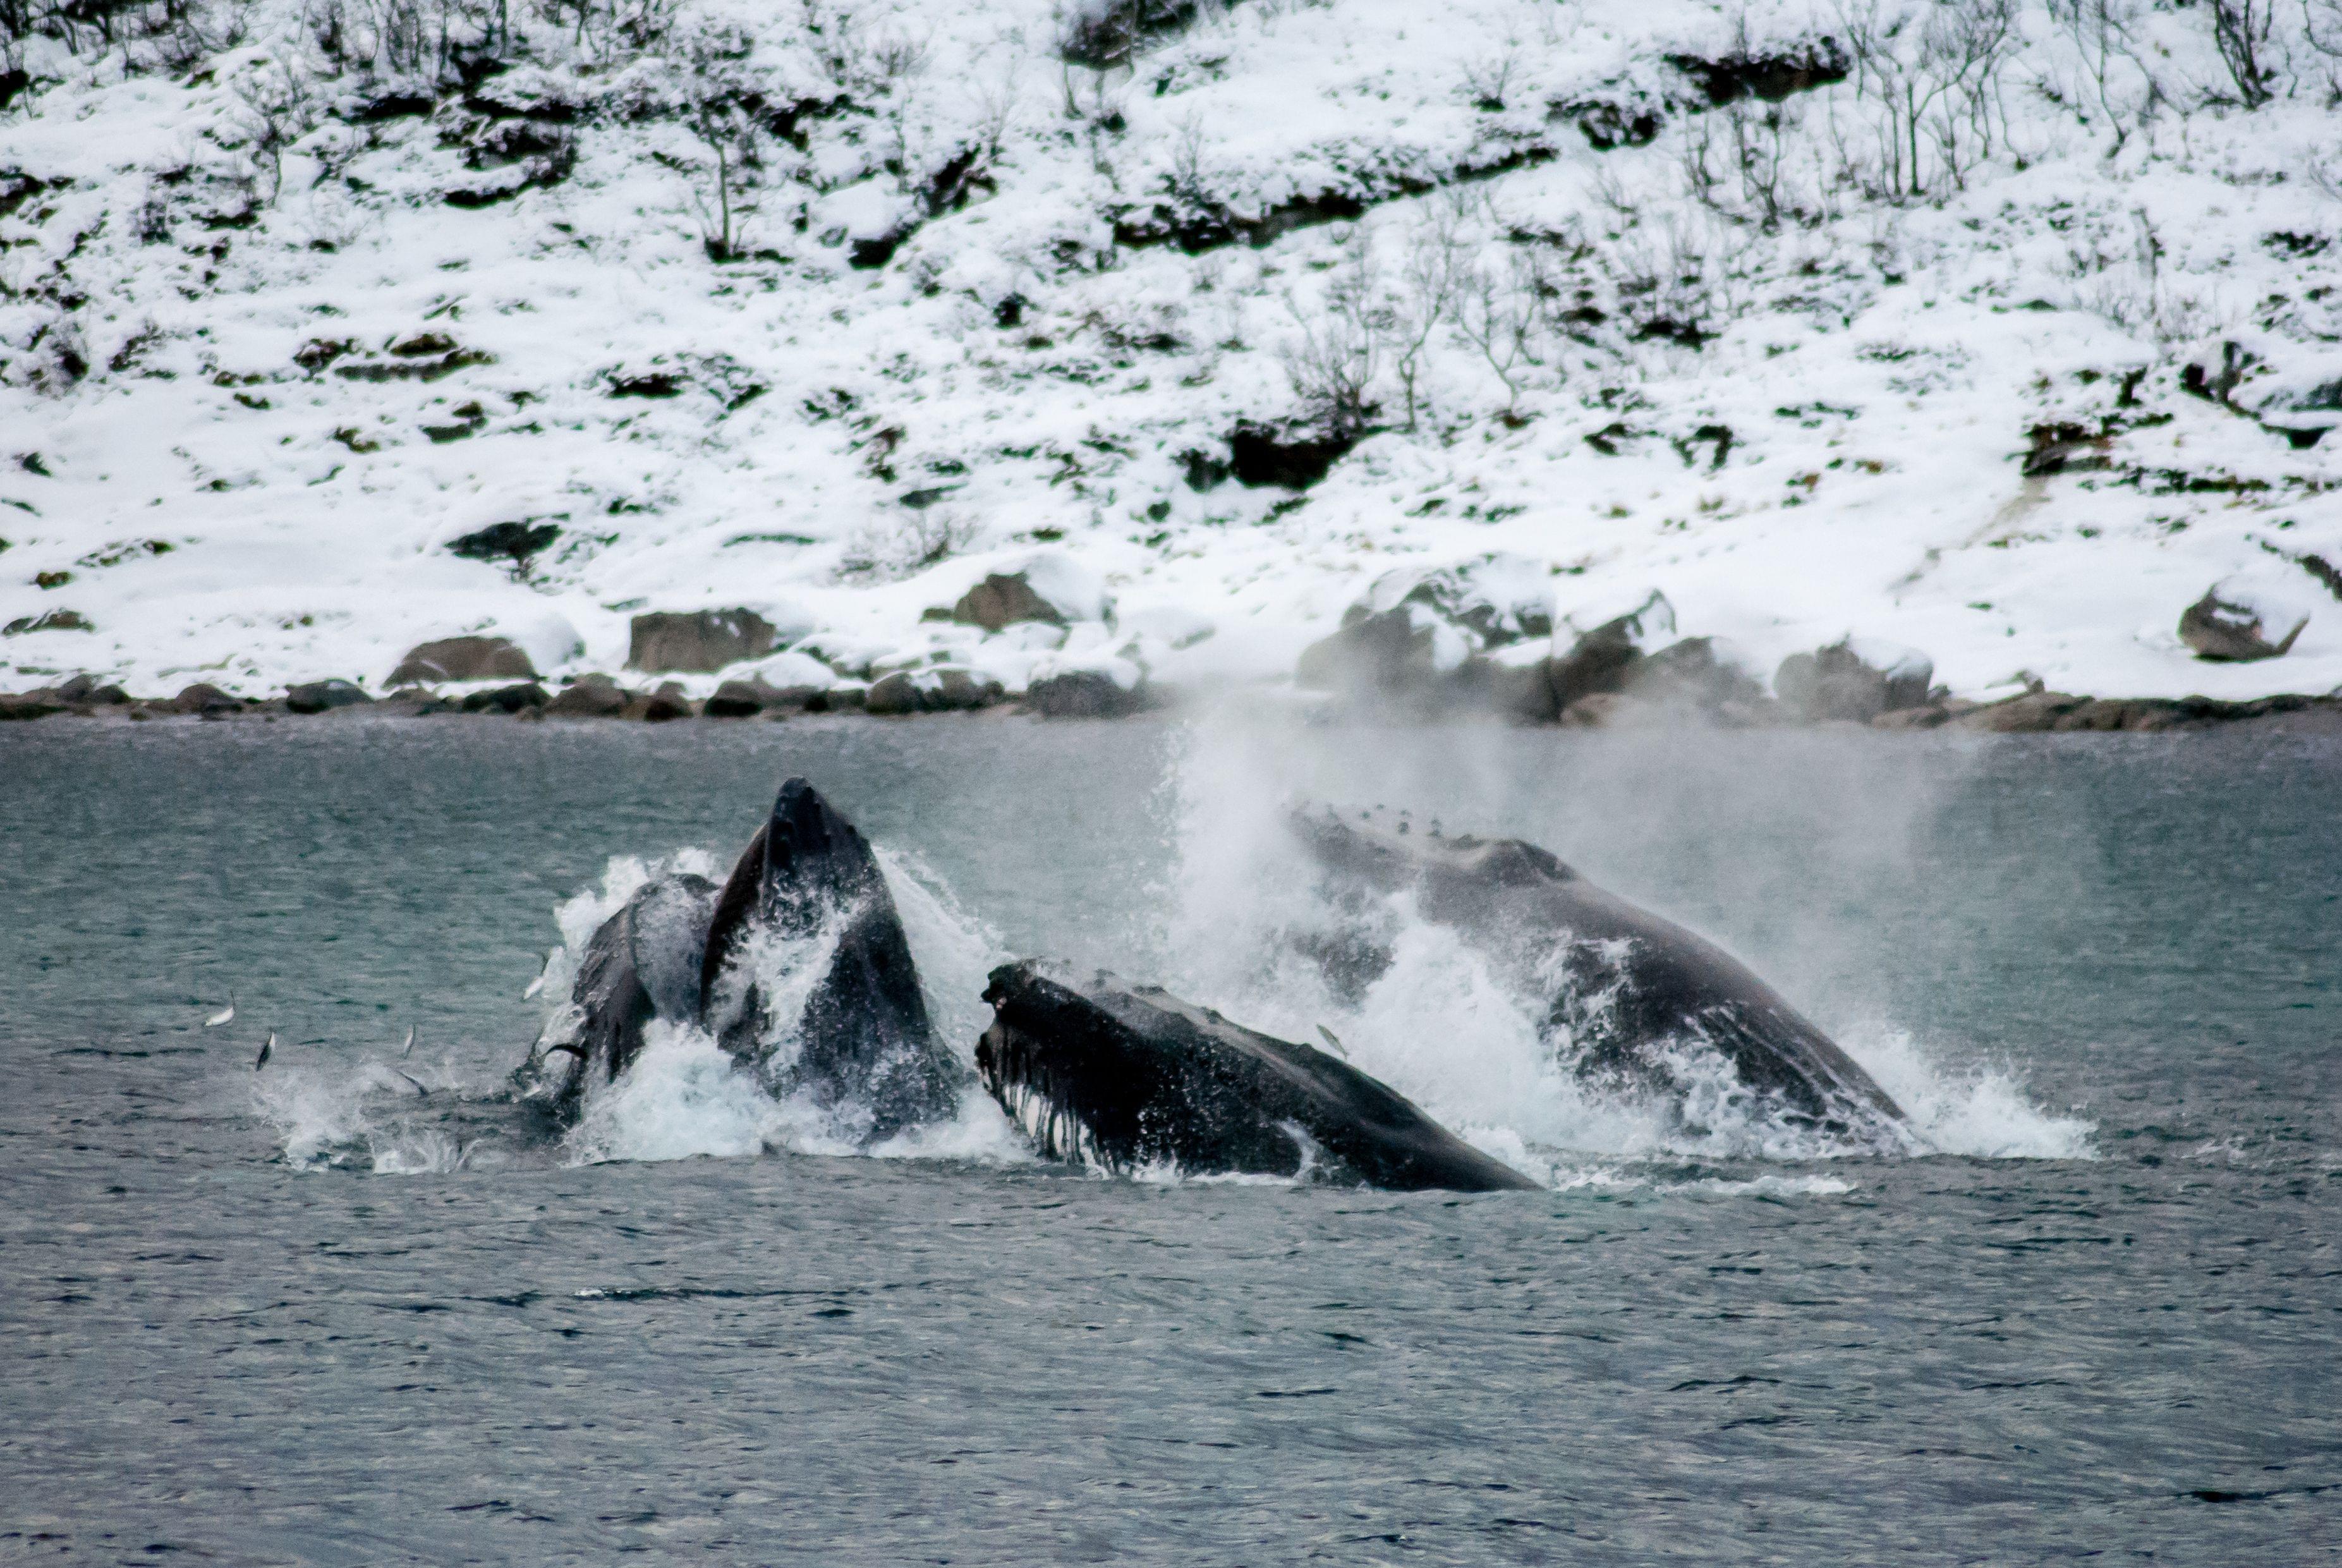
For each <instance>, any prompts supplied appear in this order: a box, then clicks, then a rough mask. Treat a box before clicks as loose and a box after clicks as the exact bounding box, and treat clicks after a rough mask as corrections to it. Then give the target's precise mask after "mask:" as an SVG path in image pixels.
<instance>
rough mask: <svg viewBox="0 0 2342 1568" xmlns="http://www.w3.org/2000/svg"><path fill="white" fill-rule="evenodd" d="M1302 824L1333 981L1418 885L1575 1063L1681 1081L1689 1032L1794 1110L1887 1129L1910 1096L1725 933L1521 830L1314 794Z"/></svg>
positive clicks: (1372, 944)
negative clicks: (1410, 815) (1694, 928)
mask: <svg viewBox="0 0 2342 1568" xmlns="http://www.w3.org/2000/svg"><path fill="white" fill-rule="evenodd" d="M1291 820H1292V824H1293V826H1294V828H1295V830H1296V833H1297V834H1298V835H1299V837H1300V839H1301V841H1302V842H1303V844H1306V846H1307V848H1308V850H1309V852H1310V854H1312V856H1313V857H1314V858H1315V859H1316V863H1317V864H1318V866H1319V868H1320V869H1321V871H1322V873H1323V874H1324V879H1325V884H1326V892H1327V893H1328V894H1330V896H1331V899H1332V902H1333V903H1334V904H1335V906H1336V908H1337V909H1339V910H1341V911H1342V912H1343V915H1344V920H1343V922H1342V923H1341V924H1337V925H1336V928H1335V929H1334V930H1332V931H1330V932H1327V931H1318V932H1305V933H1297V934H1296V946H1297V947H1298V948H1300V949H1301V950H1302V951H1303V952H1305V953H1306V954H1309V955H1310V956H1312V957H1314V958H1315V959H1316V960H1317V962H1318V963H1319V964H1320V965H1321V966H1322V967H1323V968H1324V970H1325V972H1326V975H1327V978H1328V980H1329V982H1331V983H1332V984H1334V985H1335V987H1336V990H1337V991H1345V992H1346V993H1348V994H1352V995H1354V996H1355V995H1356V994H1360V993H1362V992H1363V991H1364V989H1365V987H1366V985H1368V984H1372V983H1373V981H1374V980H1376V978H1378V977H1379V975H1380V974H1381V973H1382V971H1383V970H1385V969H1386V968H1388V966H1389V964H1390V963H1391V955H1390V953H1389V951H1388V950H1387V949H1386V948H1385V947H1383V946H1382V945H1380V944H1379V943H1378V942H1377V941H1376V924H1377V923H1378V922H1379V921H1386V920H1387V919H1388V918H1389V916H1390V913H1391V912H1390V910H1389V907H1388V900H1389V899H1390V898H1391V897H1393V896H1394V895H1396V894H1412V896H1413V898H1414V902H1415V908H1416V912H1417V913H1418V914H1421V915H1422V916H1423V917H1424V918H1425V919H1427V920H1430V921H1432V922H1434V923H1436V924H1441V925H1446V926H1449V927H1452V928H1453V929H1455V930H1456V931H1457V932H1458V933H1459V934H1462V935H1463V936H1464V938H1465V939H1466V941H1467V942H1469V943H1471V944H1474V945H1475V946H1476V947H1477V948H1479V949H1480V950H1481V951H1482V952H1483V953H1485V954H1486V955H1487V956H1488V958H1489V959H1490V961H1491V963H1492V965H1493V967H1494V969H1495V972H1496V974H1497V976H1498V978H1499V979H1500V980H1501V981H1503V982H1504V983H1505V984H1507V985H1508V986H1509V987H1510V988H1511V989H1513V990H1515V991H1516V992H1517V993H1518V994H1521V995H1523V996H1524V997H1525V998H1526V999H1527V1000H1528V1001H1529V1002H1530V1004H1532V1005H1533V1006H1536V1007H1538V1008H1541V1009H1542V1010H1543V1012H1542V1016H1541V1017H1540V1018H1539V1020H1538V1023H1539V1030H1540V1033H1541V1034H1543V1036H1544V1037H1545V1039H1546V1042H1547V1043H1548V1044H1549V1045H1552V1046H1553V1047H1555V1048H1556V1049H1561V1048H1564V1047H1567V1048H1569V1049H1571V1050H1572V1051H1573V1052H1574V1058H1575V1062H1576V1066H1577V1070H1578V1071H1579V1073H1580V1074H1582V1075H1584V1076H1586V1077H1588V1078H1591V1079H1594V1080H1596V1081H1607V1082H1613V1083H1619V1084H1631V1085H1636V1086H1641V1087H1645V1088H1652V1089H1658V1090H1661V1091H1668V1090H1678V1089H1680V1088H1681V1084H1680V1083H1679V1082H1678V1079H1677V1072H1676V1058H1677V1054H1678V1053H1679V1052H1680V1051H1681V1050H1682V1049H1684V1048H1692V1049H1696V1048H1698V1047H1700V1046H1703V1045H1705V1046H1706V1047H1710V1048H1712V1049H1713V1050H1714V1051H1715V1052H1716V1054H1719V1055H1720V1056H1722V1057H1723V1059H1724V1060H1725V1061H1726V1062H1727V1063H1729V1064H1731V1067H1732V1069H1733V1071H1734V1073H1735V1074H1736V1075H1737V1076H1738V1078H1739V1080H1740V1083H1741V1084H1743V1085H1744V1086H1745V1087H1746V1089H1748V1090H1749V1091H1750V1092H1751V1093H1753V1094H1757V1095H1758V1096H1760V1097H1765V1098H1768V1099H1771V1100H1773V1101H1774V1102H1776V1103H1777V1104H1778V1105H1779V1106H1780V1108H1781V1112H1782V1114H1783V1115H1784V1117H1785V1119H1787V1120H1790V1121H1792V1122H1794V1123H1800V1124H1807V1125H1815V1126H1819V1127H1822V1128H1825V1129H1827V1130H1829V1131H1832V1132H1836V1133H1840V1134H1845V1133H1860V1134H1867V1135H1873V1136H1876V1135H1880V1134H1884V1133H1886V1132H1887V1129H1889V1128H1892V1127H1895V1126H1897V1125H1899V1124H1902V1123H1903V1121H1904V1115H1903V1112H1902V1110H1901V1108H1900V1107H1898V1106H1897V1104H1895V1102H1894V1100H1893V1099H1892V1098H1890V1097H1889V1096H1888V1094H1887V1092H1886V1091H1885V1090H1884V1089H1881V1088H1880V1087H1879V1086H1878V1085H1877V1084H1876V1083H1874V1082H1873V1081H1872V1080H1871V1077H1870V1075H1869V1074H1867V1073H1865V1072H1864V1071H1863V1070H1862V1068H1861V1067H1860V1066H1858V1065H1857V1064H1856V1063H1855V1061H1854V1060H1853V1058H1851V1057H1849V1056H1847V1054H1846V1053H1845V1052H1844V1051H1842V1050H1840V1049H1839V1048H1838V1046H1837V1044H1835V1043H1834V1042H1832V1041H1831V1039H1830V1038H1829V1036H1827V1034H1823V1033H1822V1032H1821V1030H1819V1029H1817V1028H1816V1027H1815V1026H1814V1025H1813V1024H1811V1023H1809V1022H1808V1021H1807V1019H1806V1018H1805V1017H1804V1016H1803V1015H1802V1014H1799V1013H1798V1012H1797V1009H1796V1008H1794V1007H1792V1006H1791V1005H1790V1004H1788V1002H1787V1000H1786V999H1784V998H1783V997H1782V996H1781V995H1780V994H1779V993H1777V992H1776V991H1775V990H1774V989H1773V988H1772V987H1771V986H1769V985H1767V984H1765V982H1764V981H1762V980H1760V979H1758V978H1757V975H1756V974H1754V973H1752V972H1751V971H1750V970H1749V969H1748V967H1747V966H1746V964H1742V963H1741V962H1740V961H1739V960H1738V959H1736V958H1734V957H1733V956H1732V955H1731V954H1728V953H1726V952H1725V951H1724V950H1723V949H1722V948H1720V947H1718V946H1716V944H1713V943H1711V942H1708V941H1706V940H1705V939H1704V938H1701V937H1699V936H1696V935H1694V934H1692V933H1690V932H1688V931H1686V930H1685V929H1684V928H1683V927H1682V926H1679V925H1676V924H1674V923H1673V922H1671V921H1667V920H1664V919H1661V918H1660V917H1659V916H1657V915H1656V914H1651V913H1650V912H1649V911H1647V910H1644V909H1640V908H1637V907H1636V905H1634V904H1630V903H1628V902H1627V901H1626V899H1623V898H1621V897H1619V896H1618V895H1617V894H1615V893H1611V892H1609V891H1608V890H1606V889H1605V888H1601V887H1597V886H1596V885H1595V884H1593V883H1591V882H1588V881H1586V878H1584V877H1582V876H1580V875H1578V874H1577V873H1576V872H1575V871H1573V870H1571V869H1570V868H1569V867H1568V866H1566V865H1565V864H1562V863H1561V861H1559V860H1558V859H1556V858H1555V857H1554V856H1553V855H1552V854H1549V853H1547V852H1546V850H1543V849H1540V848H1539V847H1537V846H1536V844H1528V843H1526V842H1524V841H1523V840H1520V839H1513V838H1506V839H1482V838H1474V837H1470V836H1460V837H1445V836H1442V835H1440V834H1438V832H1437V831H1436V829H1435V830H1433V831H1432V832H1430V833H1424V832H1420V831H1411V824H1409V823H1407V822H1406V820H1405V819H1404V818H1399V819H1391V818H1388V817H1386V816H1384V815H1382V814H1377V813H1356V814H1348V815H1345V814H1339V813H1336V812H1335V811H1333V810H1331V809H1329V808H1325V807H1304V808H1301V809H1299V810H1297V811H1296V812H1295V813H1294V814H1293V815H1292V818H1291Z"/></svg>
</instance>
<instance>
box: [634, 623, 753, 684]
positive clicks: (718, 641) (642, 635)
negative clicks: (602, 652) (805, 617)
mask: <svg viewBox="0 0 2342 1568" xmlns="http://www.w3.org/2000/svg"><path fill="white" fill-rule="evenodd" d="M777 641H778V634H777V633H776V631H775V630H774V629H773V624H772V623H771V622H769V621H767V620H766V619H765V618H764V617H763V616H762V615H759V614H756V612H755V611H754V610H693V611H689V612H685V613H680V614H673V613H666V612H658V613H654V614H648V615H636V617H635V618H634V622H633V625H632V628H631V637H630V640H629V643H628V647H627V653H626V665H627V667H628V668H629V669H636V670H643V671H646V672H649V673H651V674H663V673H666V672H668V671H689V672H694V673H697V674H707V673H710V672H713V671H716V670H720V669H722V668H723V667H724V666H725V665H726V664H738V663H740V662H741V661H742V660H743V659H760V658H762V657H764V656H765V655H766V654H769V653H771V652H772V651H773V648H774V646H775V645H776V643H777Z"/></svg>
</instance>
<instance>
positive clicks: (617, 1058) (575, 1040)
mask: <svg viewBox="0 0 2342 1568" xmlns="http://www.w3.org/2000/svg"><path fill="white" fill-rule="evenodd" d="M569 1002H570V1004H569V1006H568V1007H567V1008H565V1010H564V1013H563V1015H562V1017H561V1019H560V1020H558V1021H557V1025H556V1027H555V1028H554V1029H552V1030H549V1031H548V1032H547V1034H546V1036H545V1039H544V1040H542V1041H540V1042H539V1044H538V1045H537V1047H536V1049H535V1051H534V1052H532V1053H531V1054H530V1058H529V1062H528V1064H527V1065H526V1066H525V1067H524V1069H523V1077H524V1080H525V1085H524V1086H525V1093H526V1094H528V1095H529V1097H530V1098H532V1099H535V1100H536V1101H538V1102H540V1103H541V1104H545V1105H547V1106H548V1107H549V1108H550V1109H551V1110H553V1111H554V1113H555V1114H556V1115H557V1116H559V1117H560V1118H562V1119H564V1120H566V1119H569V1118H571V1117H574V1116H575V1114H576V1113H577V1111H578V1109H579V1108H580V1106H581V1104H582V1103H583V1099H584V1095H585V1093H586V1086H587V1085H588V1084H591V1083H593V1082H595V1081H596V1080H597V1079H598V1080H599V1081H601V1082H608V1081H610V1080H612V1079H615V1078H616V1077H617V1076H618V1075H619V1074H622V1073H624V1072H625V1071H626V1068H627V1066H628V1065H629V1064H631V1063H632V1062H633V1061H634V1059H635V1057H636V1055H637V1054H640V1052H641V1050H642V1045H643V1034H644V1031H645V1029H646V1027H647V1026H648V1025H649V1024H650V1023H651V1022H652V1021H653V1020H654V1019H664V1020H666V1021H668V1022H670V1023H676V1024H699V1025H701V1026H704V1027H706V1028H707V1029H708V1030H709V1031H710V1032H711V1033H713V1034H715V1035H716V1038H717V1040H718V1041H719V1042H720V1043H721V1044H723V1046H724V1048H725V1050H726V1052H728V1053H729V1054H731V1055H732V1056H734V1057H735V1058H736V1059H737V1060H738V1061H740V1062H741V1063H742V1064H744V1065H746V1066H748V1067H751V1068H753V1069H754V1070H756V1072H757V1073H758V1074H759V1075H760V1076H761V1077H762V1078H763V1080H764V1081H765V1083H766V1085H767V1086H768V1087H770V1088H771V1089H772V1090H773V1091H774V1092H775V1093H776V1094H782V1095H790V1094H806V1095H807V1096H808V1097H809V1098H810V1099H811V1100H812V1101H813V1102H814V1103H815V1104H817V1105H819V1106H821V1107H822V1108H823V1109H824V1110H826V1111H829V1112H831V1113H833V1114H836V1115H837V1116H838V1117H839V1118H840V1119H841V1120H843V1121H846V1123H848V1124H850V1125H851V1126H852V1127H853V1128H854V1129H855V1130H856V1132H857V1133H858V1134H859V1135H860V1136H862V1137H863V1138H864V1139H865V1140H866V1141H876V1140H878V1139H882V1138H886V1137H888V1136H890V1135H892V1134H895V1133H897V1132H900V1131H902V1130H903V1129H904V1128H906V1127H908V1126H912V1125H915V1124H918V1123H921V1122H927V1121H934V1120H937V1119H940V1118H944V1117H948V1116H950V1115H951V1114H953V1113H954V1111H955V1110H956V1108H957V1104H958V1095H959V1089H960V1086H961V1084H962V1083H963V1082H964V1081H965V1077H966V1069H965V1068H963V1067H961V1066H960V1064H958V1063H957V1062H956V1060H954V1059H953V1057H952V1056H951V1054H949V1053H948V1052H947V1051H946V1050H945V1048H944V1046H943V1044H942V1042H941V1041H939V1040H938V1039H937V1038H936V1032H935V1027H934V1025H933V1024H931V1023H930V1022H929V1020H928V1017H927V1006H926V996H925V994H923V992H922V991H921V989H920V985H919V972H918V967H917V965H916V964H914V963H913V962H912V959H911V946H910V943H909V941H908V940H907V939H906V937H905V936H904V934H903V923H902V918H901V916H900V915H899V914H897V913H896V908H895V901H894V898H893V896H892V895H891V894H888V893H887V891H886V877H885V874H883V873H882V872H881V871H880V870H879V867H878V862H877V859H876V856H875V855H873V854H871V851H870V845H869V843H868V842H867V841H866V840H865V839H864V838H863V836H862V834H860V833H859V832H858V831H856V828H855V826H854V824H852V823H850V822H848V821H846V818H845V817H843V816H841V815H840V814H838V813H837V812H836V810H835V809H834V808H832V807H831V805H830V804H829V803H828V802H827V801H826V800H824V799H823V798H822V797H821V794H820V792H818V791H817V790H816V789H815V788H814V787H813V785H812V784H808V783H807V782H806V781H805V780H804V779H802V778H792V779H790V780H789V781H788V782H787V783H786V784H783V785H782V786H781V792H780V794H779V797H778V798H777V799H776V801H775V802H774V804H773V810H772V814H771V815H770V816H769V817H767V818H766V822H765V824H764V825H763V826H762V827H760V828H758V829H757V830H756V836H755V837H754V838H752V839H751V840H750V841H749V843H748V847H747V849H746V851H745V852H743V853H742V854H741V856H740V858H739V861H738V862H737V863H736V864H735V865H734V866H733V868H732V874H731V875H730V877H729V878H727V879H726V882H725V884H724V886H723V887H722V889H721V890H719V889H717V888H716V886H715V884H712V883H709V882H708V881H706V879H705V878H703V877H696V876H689V875H682V876H673V877H664V878H661V879H659V880H657V881H655V882H652V883H649V884H646V885H645V886H644V887H643V888H641V889H640V890H639V891H638V892H636V894H635V895H634V896H633V897H632V898H630V899H628V900H627V901H626V904H625V906H624V907H623V908H621V909H620V910H619V911H618V912H617V913H616V914H613V915H611V916H610V918H609V919H607V920H606V921H604V922H603V923H602V925H601V926H600V927H599V928H598V929H597V930H596V932H595V933H594V935H593V938H592V939H591V940H590V941H589V942H588V943H587V944H586V954H585V958H584V961H583V962H582V963H581V964H579V966H578V970H577V978H576V981H575V984H574V985H573V986H572V988H571V991H570V998H569ZM563 1055H566V1056H567V1057H568V1058H569V1060H568V1062H567V1063H566V1064H563V1065H560V1066H555V1059H556V1058H557V1057H560V1056H563Z"/></svg>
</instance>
